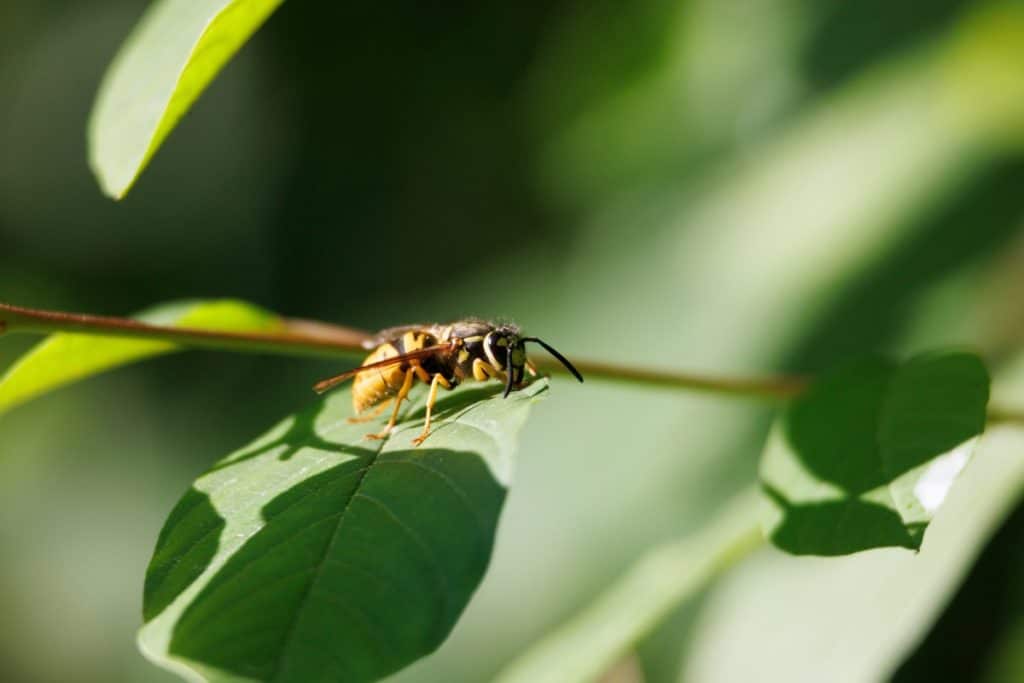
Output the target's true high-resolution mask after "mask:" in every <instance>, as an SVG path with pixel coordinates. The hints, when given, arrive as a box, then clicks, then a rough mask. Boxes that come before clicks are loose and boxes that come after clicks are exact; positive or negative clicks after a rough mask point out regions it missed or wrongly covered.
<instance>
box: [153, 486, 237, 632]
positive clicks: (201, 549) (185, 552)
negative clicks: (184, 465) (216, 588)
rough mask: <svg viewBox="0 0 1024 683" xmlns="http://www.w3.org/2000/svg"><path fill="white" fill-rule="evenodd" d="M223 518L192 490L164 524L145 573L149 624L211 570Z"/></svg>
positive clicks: (205, 499)
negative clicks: (208, 569) (210, 566)
mask: <svg viewBox="0 0 1024 683" xmlns="http://www.w3.org/2000/svg"><path fill="white" fill-rule="evenodd" d="M223 529H224V518H223V517H221V516H220V515H218V514H217V511H216V510H215V509H214V508H213V505H212V504H211V503H210V497H209V496H207V495H206V494H205V493H202V492H201V491H197V490H195V489H194V488H192V489H189V490H188V493H186V494H185V495H184V496H183V497H182V499H181V500H180V501H178V504H177V505H175V506H174V509H173V510H171V514H170V516H169V517H168V518H167V521H166V522H164V527H163V529H161V531H160V537H159V538H158V539H157V542H156V550H154V551H153V557H152V559H151V560H150V561H149V567H148V568H147V569H146V583H145V588H144V590H143V600H142V617H143V619H144V620H145V621H149V620H150V619H152V618H153V617H155V616H157V615H158V614H160V613H161V612H163V611H164V609H165V608H166V607H167V606H168V605H169V604H171V603H172V602H173V601H174V599H175V598H176V597H178V595H179V594H180V593H181V592H182V591H183V590H185V589H186V588H188V587H189V585H191V584H192V582H193V581H195V580H196V579H198V578H199V576H200V575H201V574H202V573H203V572H204V571H205V570H206V567H207V566H209V564H210V561H211V560H213V558H214V556H215V555H216V554H217V548H218V547H219V546H220V533H221V531H222V530H223Z"/></svg>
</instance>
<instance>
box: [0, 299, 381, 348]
mask: <svg viewBox="0 0 1024 683" xmlns="http://www.w3.org/2000/svg"><path fill="white" fill-rule="evenodd" d="M282 322H283V326H282V329H281V330H280V331H279V332H234V331H223V330H210V329H197V328H190V327H172V326H167V325H152V324H149V323H144V322H139V321H138V320H131V319H128V318H113V317H108V316H99V315H86V314H81V313H63V312H59V311H42V310H36V309H31V308H23V307H21V306H11V305H9V304H3V303H0V332H28V333H35V334H52V333H55V332H78V333H82V334H96V335H105V336H114V337H132V338H137V339H148V340H152V341H166V342H171V343H173V344H178V345H180V346H185V347H195V348H207V349H219V350H223V351H239V352H248V353H273V354H282V355H289V356H335V357H337V356H349V357H351V356H353V355H358V354H360V353H364V352H365V349H364V348H363V347H362V344H361V343H362V341H364V340H365V339H368V338H369V335H368V334H367V333H366V332H362V331H360V330H354V329H349V328H345V327H336V326H333V325H328V324H326V323H320V322H314V321H308V320H289V319H284V320H283V321H282Z"/></svg>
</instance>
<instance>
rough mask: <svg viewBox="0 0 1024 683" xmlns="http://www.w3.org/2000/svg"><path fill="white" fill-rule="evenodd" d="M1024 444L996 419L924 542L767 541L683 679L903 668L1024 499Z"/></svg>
mask: <svg viewBox="0 0 1024 683" xmlns="http://www.w3.org/2000/svg"><path fill="white" fill-rule="evenodd" d="M1021 453H1024V429H1021V428H1020V427H1019V426H1016V425H994V426H992V427H990V428H989V429H987V430H986V432H985V435H984V437H982V439H981V440H980V444H979V446H978V452H977V454H976V455H975V456H974V457H973V458H972V460H971V462H970V464H969V465H968V466H967V467H966V468H965V469H964V472H963V474H962V475H961V476H960V478H959V479H958V481H957V485H956V486H954V487H953V489H952V490H951V491H950V493H949V496H948V498H947V500H946V501H945V502H944V503H943V505H942V508H941V509H940V510H939V512H938V514H937V515H936V516H935V520H934V522H932V524H931V526H930V528H929V530H928V534H927V536H926V537H925V539H924V543H923V544H922V546H921V550H920V552H918V553H906V552H900V551H897V550H879V551H875V552H870V553H858V554H856V555H849V556H846V557H839V558H800V559H795V558H792V557H788V556H786V555H783V554H782V553H778V552H765V553H761V554H759V555H758V556H756V557H755V558H753V559H752V561H750V562H747V563H744V564H743V565H741V566H739V567H737V569H736V571H735V572H733V573H731V574H730V575H729V576H728V577H726V579H725V581H724V582H722V583H721V584H720V585H719V586H717V587H716V590H715V593H714V594H713V595H712V596H711V598H710V600H709V602H708V603H707V605H706V607H705V610H704V611H703V614H702V616H701V620H700V623H698V624H697V636H696V638H694V640H693V641H692V642H691V643H690V644H689V646H688V648H687V651H688V653H689V655H690V656H689V658H688V661H687V663H686V669H685V671H683V672H682V673H681V674H680V675H679V677H678V680H685V681H691V680H692V681H749V680H755V681H808V682H810V681H823V680H827V681H848V682H851V683H853V682H859V681H888V680H893V674H894V672H895V670H896V669H897V667H898V666H899V665H900V663H901V662H902V661H903V659H904V657H905V656H906V654H907V652H909V651H911V650H912V649H913V648H915V647H917V646H918V645H919V644H920V643H921V641H922V639H923V638H924V637H925V635H926V634H927V633H928V631H929V629H931V628H932V625H933V624H934V623H935V620H936V619H937V618H938V616H939V614H941V612H942V610H943V608H944V607H945V605H946V604H947V603H948V601H949V600H950V599H951V597H952V596H953V595H954V594H955V592H956V590H957V587H958V586H959V585H960V584H961V583H962V581H963V579H964V577H965V576H966V575H967V573H968V572H969V571H970V570H971V567H972V565H973V564H974V563H975V560H976V558H977V556H978V554H979V553H980V552H981V550H982V549H983V548H984V547H985V544H986V543H987V542H988V541H989V539H990V538H991V537H992V535H993V534H994V533H995V532H996V531H997V530H998V529H999V527H1000V525H1002V524H1003V523H1004V522H1005V520H1006V518H1007V516H1008V515H1009V514H1010V513H1011V512H1012V511H1013V510H1014V508H1015V506H1017V505H1019V504H1020V501H1021V497H1022V494H1024V458H1022V457H1021ZM956 646H957V644H956V643H950V647H956ZM738 652H742V653H743V656H742V657H740V656H737V655H736V653H738ZM823 653H827V656H825V655H824V654H823ZM896 680H899V679H898V678H897V679H896ZM996 680H1000V681H1011V680H1019V679H1018V678H1013V677H1010V678H998V679H996Z"/></svg>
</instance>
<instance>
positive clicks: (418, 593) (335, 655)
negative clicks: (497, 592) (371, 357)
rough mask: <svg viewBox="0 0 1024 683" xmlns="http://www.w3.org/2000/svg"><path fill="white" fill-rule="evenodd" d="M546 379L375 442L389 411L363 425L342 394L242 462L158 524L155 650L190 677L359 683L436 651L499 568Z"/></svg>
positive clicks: (152, 593)
mask: <svg viewBox="0 0 1024 683" xmlns="http://www.w3.org/2000/svg"><path fill="white" fill-rule="evenodd" d="M546 389H547V381H546V380H541V381H538V382H535V383H534V384H532V385H530V386H529V387H527V388H526V389H523V390H521V391H517V392H514V393H513V394H512V395H511V396H510V397H509V398H508V399H502V398H501V396H500V395H496V392H500V387H497V386H490V387H483V388H480V387H463V388H461V389H458V390H456V391H455V392H453V394H451V395H448V396H446V397H444V398H443V399H442V400H440V401H439V402H438V406H437V407H438V413H437V415H439V417H440V419H439V420H438V421H437V422H435V427H434V432H433V433H432V434H431V436H430V437H429V438H428V440H427V441H426V442H425V443H424V444H423V445H422V446H420V447H419V448H413V446H412V444H411V439H412V437H414V436H416V435H417V434H418V433H419V431H420V429H421V422H422V417H423V409H422V408H419V407H417V408H416V409H415V410H412V411H411V415H410V416H407V417H406V418H405V419H403V420H402V421H400V422H399V425H398V427H397V430H396V431H395V432H394V433H393V434H392V435H391V436H390V437H389V438H388V439H387V440H385V441H379V442H375V441H366V440H364V435H365V434H367V433H369V432H371V431H377V430H378V429H379V428H380V424H379V421H378V422H377V423H371V424H366V423H363V424H352V423H349V422H348V421H347V419H346V418H348V417H349V416H350V415H351V414H352V411H351V398H350V394H349V393H348V392H335V393H333V394H330V395H329V396H328V398H327V399H326V400H325V401H322V402H319V403H317V404H316V405H314V406H313V408H312V409H311V410H308V411H306V412H304V413H300V414H298V415H295V416H293V417H290V418H288V419H286V420H285V421H284V422H282V423H281V424H280V425H278V426H277V427H275V428H274V429H273V430H271V431H270V432H269V433H268V434H267V435H265V436H264V437H262V438H260V439H258V440H257V441H256V442H254V443H253V444H252V445H250V446H248V447H246V448H244V449H242V450H241V451H239V452H237V453H235V454H233V455H231V456H229V457H227V458H226V459H225V460H223V461H221V462H220V463H219V464H217V465H216V466H214V467H213V469H211V470H210V471H209V472H207V473H206V474H205V475H203V476H202V477H200V478H199V479H198V480H196V482H195V484H194V485H193V487H192V489H191V490H190V491H189V492H188V493H187V494H186V495H185V497H184V498H182V500H181V501H180V502H179V504H178V506H177V507H176V508H175V510H174V511H173V512H172V513H171V516H170V518H169V519H168V521H167V524H166V525H165V527H164V530H163V531H162V533H161V534H160V539H159V541H158V543H157V548H156V550H155V552H154V554H153V559H152V562H151V563H150V566H149V570H148V572H147V575H146V590H145V598H144V615H145V618H146V622H147V623H146V625H145V626H144V627H143V628H142V630H141V631H140V633H139V644H140V647H141V648H142V650H143V652H144V653H145V654H146V656H147V657H149V658H150V659H151V660H153V661H154V662H156V663H157V664H159V665H160V666H163V667H166V668H168V669H171V670H174V671H177V672H179V673H182V674H183V675H186V676H189V677H191V678H194V677H196V676H201V677H203V678H205V679H207V680H213V681H217V680H237V679H256V680H270V679H273V680H275V681H309V680H344V681H349V682H351V681H369V680H375V679H377V678H380V677H381V676H384V675H387V674H388V673H391V672H393V671H397V670H398V669H400V668H402V667H404V666H406V665H407V664H409V663H410V662H412V661H414V660H416V659H418V658H420V657H422V656H424V655H426V654H428V653H430V652H432V651H433V650H434V649H435V648H437V647H438V645H440V644H441V642H442V641H444V639H445V638H446V637H447V635H448V633H449V632H450V631H451V629H452V627H453V626H454V624H455V622H456V620H457V619H458V617H459V615H460V614H461V613H462V610H463V609H464V608H465V606H466V603H467V602H468V601H469V598H470V596H471V595H472V594H473V592H474V591H475V590H476V587H477V585H478V584H479V583H480V580H481V578H482V577H483V574H484V571H485V569H486V568H487V564H488V562H489V561H490V555H491V548H492V545H493V543H494V533H495V527H496V525H497V522H498V515H499V512H500V510H501V506H502V503H503V501H504V497H505V489H506V487H507V485H508V482H509V477H510V470H511V458H512V454H513V451H514V448H515V435H516V433H517V432H518V430H519V428H520V427H521V425H522V424H523V422H524V420H525V419H526V415H527V412H528V409H529V406H530V404H531V403H532V402H533V401H534V400H535V399H536V398H537V397H538V396H540V395H541V394H542V393H543V392H544V391H545V390H546ZM422 396H423V392H422V391H418V392H416V396H415V397H414V398H413V401H412V405H418V403H419V402H418V401H417V398H422ZM382 419H383V418H382Z"/></svg>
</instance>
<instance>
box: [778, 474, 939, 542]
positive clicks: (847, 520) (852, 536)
mask: <svg viewBox="0 0 1024 683" xmlns="http://www.w3.org/2000/svg"><path fill="white" fill-rule="evenodd" d="M761 489H762V490H763V491H764V493H765V495H767V496H768V498H770V499H771V500H772V502H774V503H775V504H776V505H777V506H778V507H779V508H780V509H781V511H782V521H781V522H780V523H779V525H778V526H776V527H775V528H774V529H773V530H772V532H771V541H772V543H774V544H775V545H776V546H777V547H779V548H780V549H782V550H785V551H786V552H788V553H792V554H794V555H825V556H835V555H849V554H850V553H856V552H859V551H861V550H870V549H872V548H877V547H879V546H898V547H902V548H910V549H912V550H916V549H917V548H918V547H920V543H921V534H923V531H924V529H923V527H922V528H921V529H919V530H917V533H914V532H913V531H912V530H908V529H907V528H905V527H904V525H903V520H902V519H901V518H900V516H899V515H898V514H897V513H896V512H894V511H893V510H891V509H890V508H887V507H885V506H884V505H879V504H877V503H871V502H868V501H864V500H859V499H856V498H841V499H837V500H829V501H821V502H817V503H798V504H794V503H792V502H790V501H789V500H787V499H786V497H785V496H783V495H782V493H781V492H779V491H778V490H777V489H774V488H772V487H771V486H769V485H767V484H763V483H762V485H761Z"/></svg>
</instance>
